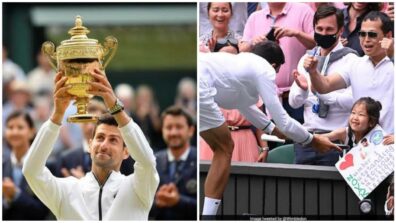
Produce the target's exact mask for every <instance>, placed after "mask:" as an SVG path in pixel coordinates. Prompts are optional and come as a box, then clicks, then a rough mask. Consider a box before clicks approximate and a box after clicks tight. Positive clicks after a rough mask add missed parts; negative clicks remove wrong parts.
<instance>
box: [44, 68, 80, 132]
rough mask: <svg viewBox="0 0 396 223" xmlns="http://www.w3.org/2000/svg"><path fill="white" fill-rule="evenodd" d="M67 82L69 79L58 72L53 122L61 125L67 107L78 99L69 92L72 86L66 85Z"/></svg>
mask: <svg viewBox="0 0 396 223" xmlns="http://www.w3.org/2000/svg"><path fill="white" fill-rule="evenodd" d="M66 81H67V77H66V76H64V75H63V73H62V72H58V73H57V74H56V76H55V88H54V96H53V97H54V111H53V113H52V115H51V118H50V119H51V121H52V122H54V123H56V124H58V125H61V124H62V119H63V115H64V114H65V111H66V109H67V107H68V106H69V104H70V101H71V100H73V99H76V96H73V95H71V94H69V93H68V92H67V90H69V89H70V88H71V87H72V86H71V85H67V86H66V85H65V83H66Z"/></svg>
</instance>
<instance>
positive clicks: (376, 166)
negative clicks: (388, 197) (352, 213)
mask: <svg viewBox="0 0 396 223" xmlns="http://www.w3.org/2000/svg"><path fill="white" fill-rule="evenodd" d="M393 155H394V145H393V144H392V145H388V146H384V145H382V144H381V145H374V144H372V143H371V144H369V145H366V146H364V145H362V144H358V145H357V146H356V147H353V148H352V149H351V150H350V151H349V152H348V153H347V154H345V155H344V157H342V158H341V159H340V160H339V161H338V162H337V163H336V165H335V166H336V168H337V170H338V171H339V172H340V173H341V175H342V177H343V178H344V179H345V181H346V182H347V183H348V185H349V186H350V187H351V189H352V190H353V192H355V194H356V195H357V196H358V197H359V199H360V200H363V199H364V198H365V197H367V196H368V195H369V194H370V193H371V192H372V191H373V190H374V189H375V188H376V187H377V186H378V185H379V184H380V183H381V182H382V181H383V180H384V179H385V178H386V177H387V176H389V174H391V173H392V172H393V170H394V164H393V162H394V158H393Z"/></svg>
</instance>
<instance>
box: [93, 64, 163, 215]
mask: <svg viewBox="0 0 396 223" xmlns="http://www.w3.org/2000/svg"><path fill="white" fill-rule="evenodd" d="M91 75H92V76H93V78H95V79H96V81H95V82H90V84H91V89H90V90H89V91H88V93H90V94H93V95H98V96H101V97H102V98H103V100H104V103H105V105H106V107H107V108H111V107H113V106H114V105H115V103H116V101H117V98H116V96H115V94H114V91H113V89H112V86H111V84H110V82H109V81H108V79H107V77H106V75H105V74H104V73H102V72H101V71H100V70H98V69H95V70H94V73H91ZM113 117H114V118H115V120H116V121H117V123H118V126H119V128H120V131H121V136H122V138H123V139H124V142H125V144H126V146H127V149H128V152H129V154H130V155H131V157H132V158H133V159H134V160H135V161H136V162H135V165H134V174H133V175H131V177H133V182H132V183H133V184H132V185H133V187H134V188H133V189H134V190H135V192H136V194H137V196H138V197H139V198H140V201H141V202H142V203H143V204H144V206H146V207H147V208H150V207H151V205H152V202H153V200H154V196H155V192H156V190H157V187H158V184H159V176H158V172H157V169H156V168H155V167H156V162H155V156H154V153H153V150H152V149H151V147H150V145H149V143H148V141H147V139H146V137H145V136H144V134H143V132H142V130H141V129H140V127H139V126H138V125H137V124H136V123H135V122H134V121H133V120H132V118H130V117H129V116H128V115H127V114H126V112H125V111H121V112H119V113H117V114H114V115H113Z"/></svg>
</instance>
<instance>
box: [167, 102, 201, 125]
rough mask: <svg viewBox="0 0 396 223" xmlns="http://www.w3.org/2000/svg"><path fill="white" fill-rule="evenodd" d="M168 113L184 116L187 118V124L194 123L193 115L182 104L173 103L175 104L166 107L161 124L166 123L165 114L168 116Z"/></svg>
mask: <svg viewBox="0 0 396 223" xmlns="http://www.w3.org/2000/svg"><path fill="white" fill-rule="evenodd" d="M167 115H171V116H184V118H186V121H187V125H188V126H189V127H191V126H193V125H194V120H193V118H192V117H191V115H190V114H188V112H187V111H186V110H185V109H183V108H182V107H180V106H176V105H173V106H170V107H168V108H167V109H165V111H163V112H162V114H161V124H163V123H164V119H165V116H167Z"/></svg>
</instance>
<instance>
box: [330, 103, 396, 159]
mask: <svg viewBox="0 0 396 223" xmlns="http://www.w3.org/2000/svg"><path fill="white" fill-rule="evenodd" d="M381 108H382V106H381V103H380V102H379V101H375V100H374V99H372V98H370V97H363V98H360V99H359V100H357V101H356V102H355V103H354V104H353V107H352V111H351V115H350V116H349V121H348V127H346V128H345V127H344V128H339V129H336V130H334V131H332V132H330V133H327V134H324V135H323V136H326V137H328V138H329V139H330V140H331V141H336V140H339V141H341V142H342V143H343V144H345V145H348V146H349V147H350V148H353V147H355V146H357V145H362V146H361V149H362V150H365V151H364V153H365V154H366V155H364V156H363V157H362V158H363V159H364V157H366V156H367V154H369V153H370V152H372V151H367V149H366V148H369V147H367V146H365V145H363V144H364V143H368V144H373V145H379V144H384V145H389V144H394V140H393V137H389V136H388V137H386V136H385V132H384V130H383V129H382V128H381V126H380V125H379V123H378V120H379V119H380V110H381Z"/></svg>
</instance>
